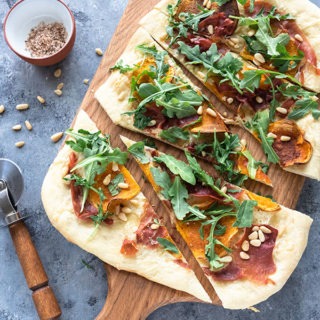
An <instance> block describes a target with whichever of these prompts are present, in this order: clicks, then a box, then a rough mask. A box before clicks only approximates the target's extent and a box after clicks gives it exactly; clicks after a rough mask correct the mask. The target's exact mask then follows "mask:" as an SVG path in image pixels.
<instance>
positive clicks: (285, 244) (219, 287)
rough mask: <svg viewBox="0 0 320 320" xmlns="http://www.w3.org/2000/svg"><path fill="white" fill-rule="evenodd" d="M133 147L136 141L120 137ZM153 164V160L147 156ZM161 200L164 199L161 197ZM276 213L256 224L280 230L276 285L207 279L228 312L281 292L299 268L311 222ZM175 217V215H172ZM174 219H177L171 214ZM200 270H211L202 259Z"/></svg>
mask: <svg viewBox="0 0 320 320" xmlns="http://www.w3.org/2000/svg"><path fill="white" fill-rule="evenodd" d="M121 139H122V141H123V142H124V144H125V145H126V146H127V147H130V146H131V145H132V144H134V143H135V141H132V140H130V139H128V138H126V137H123V136H121ZM147 155H148V157H149V159H150V161H152V156H151V155H150V154H149V153H147ZM158 196H159V198H160V199H161V200H164V197H163V196H162V195H161V194H160V193H158ZM280 207H281V209H280V210H278V211H275V212H266V211H262V210H258V209H255V210H254V220H253V224H267V225H270V226H272V227H274V228H276V229H277V230H278V237H277V240H276V244H275V247H274V250H273V259H274V263H275V265H276V268H277V269H276V272H275V273H274V274H272V275H271V276H270V277H269V278H270V279H271V280H272V281H274V284H267V285H261V284H257V283H255V282H253V281H250V280H235V281H225V282H222V281H215V280H213V279H212V278H211V277H210V276H208V279H209V281H210V282H211V284H212V286H213V288H214V289H215V291H216V293H217V295H218V296H219V298H220V300H221V301H222V305H223V307H225V308H228V309H245V308H248V307H250V306H253V305H255V304H258V303H260V302H262V301H264V300H266V299H268V298H269V297H270V296H271V295H273V294H275V293H276V292H278V291H279V290H280V289H281V288H282V287H283V286H284V284H285V283H286V282H287V280H288V278H289V277H290V275H291V274H292V272H293V271H294V269H295V268H296V266H297V264H298V262H299V261H300V259H301V256H302V254H303V252H304V250H305V248H306V245H307V242H308V234H309V230H310V226H311V224H312V219H311V218H309V217H308V216H307V215H304V214H302V213H300V212H298V211H295V210H291V209H288V208H286V207H283V206H280ZM171 213H172V212H171ZM172 215H174V214H173V213H172ZM198 262H199V264H200V265H201V267H208V264H206V263H205V261H204V260H203V259H201V261H198Z"/></svg>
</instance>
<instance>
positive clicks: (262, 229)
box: [260, 226, 272, 233]
mask: <svg viewBox="0 0 320 320" xmlns="http://www.w3.org/2000/svg"><path fill="white" fill-rule="evenodd" d="M260 230H261V231H262V232H263V233H271V232H272V231H271V230H270V229H269V228H267V227H266V226H261V227H260Z"/></svg>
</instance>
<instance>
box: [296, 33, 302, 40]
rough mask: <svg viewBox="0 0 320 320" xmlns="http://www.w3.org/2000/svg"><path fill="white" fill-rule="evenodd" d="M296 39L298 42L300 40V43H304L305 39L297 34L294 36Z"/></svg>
mask: <svg viewBox="0 0 320 320" xmlns="http://www.w3.org/2000/svg"><path fill="white" fill-rule="evenodd" d="M294 38H295V39H296V40H298V41H299V42H303V38H302V37H301V36H300V34H298V33H297V34H295V35H294Z"/></svg>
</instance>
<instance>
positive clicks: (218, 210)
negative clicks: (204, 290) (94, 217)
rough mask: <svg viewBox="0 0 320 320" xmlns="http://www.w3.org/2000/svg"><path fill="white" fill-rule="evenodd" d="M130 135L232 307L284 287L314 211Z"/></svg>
mask: <svg viewBox="0 0 320 320" xmlns="http://www.w3.org/2000/svg"><path fill="white" fill-rule="evenodd" d="M122 140H123V141H124V143H125V144H126V146H127V147H128V150H129V152H131V154H132V155H133V156H134V158H135V159H136V161H137V162H138V164H139V166H140V168H141V169H142V170H143V172H144V173H145V175H146V177H147V178H148V180H149V181H150V183H151V185H152V186H153V188H154V190H155V191H156V193H157V194H158V196H159V198H160V199H161V200H162V201H163V203H164V205H165V206H166V207H167V208H168V210H169V211H170V216H171V217H172V218H173V219H174V220H175V223H176V228H177V230H178V231H179V232H180V234H181V235H182V237H183V238H184V240H185V241H186V243H187V244H188V246H189V248H190V250H191V251H192V253H193V254H194V256H195V258H196V259H197V261H198V262H199V264H200V266H201V267H202V269H203V271H204V273H205V274H206V276H207V277H208V279H209V280H210V282H211V284H212V286H213V288H214V290H215V291H216V293H217V294H218V296H219V298H220V299H221V301H222V304H223V306H224V307H225V308H230V309H243V308H248V307H250V306H253V305H255V304H257V303H259V302H262V301H264V300H265V299H267V298H268V297H269V296H271V295H272V294H274V293H276V292H277V291H278V290H280V289H281V288H282V286H283V285H284V284H285V283H286V281H287V280H288V278H289V276H290V275H291V273H292V272H293V271H294V269H295V267H296V266H297V264H298V262H299V260H300V258H301V256H302V254H303V251H304V249H305V247H306V245H307V240H308V233H309V228H310V225H311V223H312V219H311V218H309V217H308V216H306V215H304V214H302V213H300V212H297V211H294V210H291V209H288V208H285V207H283V206H281V205H279V204H277V203H276V202H273V201H272V200H271V199H269V198H264V197H261V196H258V195H256V194H254V193H252V192H249V191H247V190H244V189H241V188H239V187H236V186H234V185H231V184H229V183H225V182H223V181H221V180H217V179H216V180H215V179H214V178H212V177H211V176H210V175H209V174H208V173H207V172H205V171H204V170H203V169H202V168H201V167H200V165H199V164H198V162H197V161H196V159H195V158H193V157H192V156H191V155H190V154H189V153H187V152H186V157H187V161H188V162H187V163H186V162H184V161H181V160H178V159H176V158H175V157H173V156H171V155H169V154H164V153H161V152H159V151H158V150H155V149H152V148H150V147H144V148H141V145H142V144H143V143H142V142H137V143H135V142H134V141H131V140H129V139H127V138H125V137H122ZM137 145H139V150H140V152H139V153H137V148H136V146H137ZM142 146H143V145H142ZM133 150H134V152H132V151H133Z"/></svg>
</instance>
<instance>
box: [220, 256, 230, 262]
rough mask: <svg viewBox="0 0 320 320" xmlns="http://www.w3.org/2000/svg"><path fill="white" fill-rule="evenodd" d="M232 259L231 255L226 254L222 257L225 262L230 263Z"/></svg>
mask: <svg viewBox="0 0 320 320" xmlns="http://www.w3.org/2000/svg"><path fill="white" fill-rule="evenodd" d="M231 261H232V257H231V256H224V257H222V258H220V262H223V263H230V262H231Z"/></svg>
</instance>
